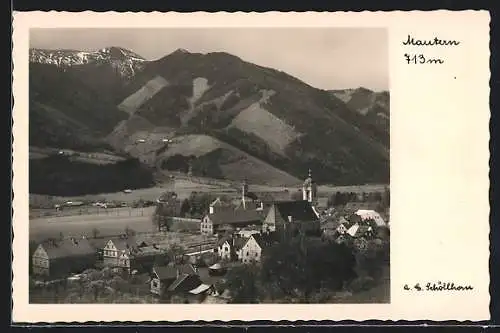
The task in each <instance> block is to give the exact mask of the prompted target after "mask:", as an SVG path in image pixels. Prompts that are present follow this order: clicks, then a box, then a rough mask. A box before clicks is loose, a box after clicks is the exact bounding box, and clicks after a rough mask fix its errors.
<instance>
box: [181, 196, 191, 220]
mask: <svg viewBox="0 0 500 333" xmlns="http://www.w3.org/2000/svg"><path fill="white" fill-rule="evenodd" d="M190 211H191V204H190V203H189V200H188V199H187V198H186V199H184V201H182V205H181V211H180V215H181V216H186V215H187V214H189V212H190Z"/></svg>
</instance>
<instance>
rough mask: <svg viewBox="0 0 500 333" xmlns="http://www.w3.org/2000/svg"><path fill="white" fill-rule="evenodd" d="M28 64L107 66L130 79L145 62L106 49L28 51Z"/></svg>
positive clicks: (118, 50) (118, 49)
mask: <svg viewBox="0 0 500 333" xmlns="http://www.w3.org/2000/svg"><path fill="white" fill-rule="evenodd" d="M29 60H30V62H34V63H42V64H51V65H56V66H59V67H71V66H77V65H85V64H91V63H97V64H109V65H111V66H113V68H115V69H116V70H117V71H118V72H119V73H120V75H121V76H122V77H124V78H131V77H132V76H134V75H135V74H136V73H137V71H140V70H142V69H143V68H144V64H145V63H146V62H147V61H146V60H145V59H144V58H143V57H141V56H139V55H138V54H136V53H134V52H132V51H130V50H127V49H124V48H121V47H116V46H112V47H106V48H103V49H100V50H97V51H79V50H47V49H30V56H29Z"/></svg>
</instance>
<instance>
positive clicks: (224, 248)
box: [217, 236, 234, 260]
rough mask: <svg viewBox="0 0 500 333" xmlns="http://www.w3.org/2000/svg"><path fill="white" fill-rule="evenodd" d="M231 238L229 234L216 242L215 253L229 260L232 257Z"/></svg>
mask: <svg viewBox="0 0 500 333" xmlns="http://www.w3.org/2000/svg"><path fill="white" fill-rule="evenodd" d="M233 251H234V248H233V238H232V237H231V236H224V237H221V238H220V239H219V241H218V242H217V253H218V254H219V257H220V258H221V259H223V260H224V259H225V260H231V259H232V257H233Z"/></svg>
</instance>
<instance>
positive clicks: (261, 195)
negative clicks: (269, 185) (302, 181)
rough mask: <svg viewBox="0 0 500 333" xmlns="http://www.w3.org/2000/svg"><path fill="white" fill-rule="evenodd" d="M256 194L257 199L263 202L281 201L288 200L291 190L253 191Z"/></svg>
mask: <svg viewBox="0 0 500 333" xmlns="http://www.w3.org/2000/svg"><path fill="white" fill-rule="evenodd" d="M254 194H255V195H257V197H258V200H260V201H262V202H264V203H274V202H281V201H290V199H291V192H286V191H282V192H254Z"/></svg>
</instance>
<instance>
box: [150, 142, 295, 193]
mask: <svg viewBox="0 0 500 333" xmlns="http://www.w3.org/2000/svg"><path fill="white" fill-rule="evenodd" d="M175 155H181V156H195V157H197V158H200V159H204V160H206V161H205V164H206V165H209V166H211V167H210V169H211V170H209V171H214V170H213V169H219V170H220V172H221V174H220V175H219V177H214V178H225V179H231V180H238V181H239V180H243V179H247V180H248V181H249V182H250V183H255V184H268V185H274V186H282V185H285V186H286V185H288V184H298V183H300V180H299V179H297V178H295V177H293V176H291V175H290V174H288V173H286V172H284V171H281V170H279V169H277V168H275V167H273V166H271V165H269V164H267V163H265V162H263V161H261V160H259V159H257V158H255V157H253V156H251V155H249V154H247V153H246V152H244V151H242V150H239V149H237V148H235V147H233V146H231V145H229V144H226V143H224V142H222V141H219V140H217V139H215V138H213V137H211V136H208V135H193V134H192V135H185V136H178V137H175V138H174V142H173V143H172V144H171V145H169V147H168V149H166V150H165V151H163V152H162V153H161V155H160V156H161V159H163V160H167V159H168V158H169V157H172V156H175ZM160 156H159V157H158V158H160ZM207 176H211V175H207ZM212 177H213V175H212Z"/></svg>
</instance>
